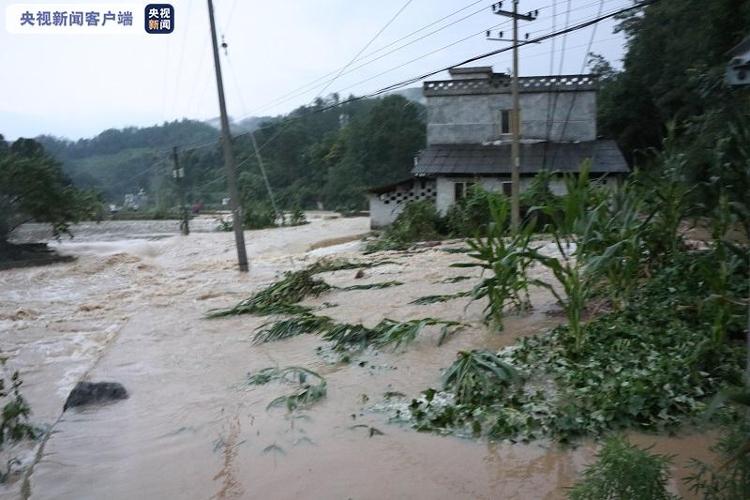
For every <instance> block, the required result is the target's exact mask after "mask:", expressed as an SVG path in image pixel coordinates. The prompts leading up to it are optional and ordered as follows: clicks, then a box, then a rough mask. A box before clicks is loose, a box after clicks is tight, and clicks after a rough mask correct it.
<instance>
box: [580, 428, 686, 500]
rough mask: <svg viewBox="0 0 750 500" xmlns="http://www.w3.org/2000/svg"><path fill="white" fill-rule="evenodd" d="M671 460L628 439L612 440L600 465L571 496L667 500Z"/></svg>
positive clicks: (602, 452)
mask: <svg viewBox="0 0 750 500" xmlns="http://www.w3.org/2000/svg"><path fill="white" fill-rule="evenodd" d="M670 460H671V459H670V457H667V456H664V455H654V454H651V453H649V452H648V451H647V450H642V449H640V448H638V447H636V446H634V445H632V444H630V443H628V442H627V441H626V440H625V439H624V438H621V437H614V438H610V439H608V440H607V441H606V442H605V443H604V446H603V447H602V449H601V450H600V451H599V453H598V454H597V461H596V463H594V464H593V465H591V466H590V467H588V468H587V469H586V470H585V471H584V472H583V479H582V480H581V481H580V482H579V483H578V484H577V485H575V486H574V487H573V488H572V489H571V490H570V494H569V498H570V499H571V500H603V499H609V500H646V499H648V500H667V499H670V500H671V499H675V500H676V498H677V497H675V496H673V495H671V494H670V493H669V492H668V491H667V481H668V480H669V463H670Z"/></svg>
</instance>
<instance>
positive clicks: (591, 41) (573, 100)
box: [552, 0, 604, 168]
mask: <svg viewBox="0 0 750 500" xmlns="http://www.w3.org/2000/svg"><path fill="white" fill-rule="evenodd" d="M603 9H604V0H601V3H600V4H599V13H598V14H597V15H599V16H600V15H601V14H602V10H603ZM597 26H598V25H597V24H594V26H593V27H592V28H591V37H590V38H589V43H588V47H587V48H586V52H585V53H584V55H583V63H581V71H580V73H583V72H584V71H585V70H586V64H587V62H588V59H589V54H590V53H591V46H592V45H593V44H594V38H596V28H597ZM577 97H578V92H574V93H573V97H572V98H571V100H570V106H569V107H568V112H567V114H566V116H565V120H564V121H563V126H562V130H561V131H560V137H559V139H558V141H562V139H563V138H564V137H565V131H566V130H567V128H568V123H569V122H570V117H571V115H572V113H573V107H574V106H575V104H576V98H577ZM558 149H559V148H555V152H554V153H553V155H552V168H555V161H556V160H557V152H558Z"/></svg>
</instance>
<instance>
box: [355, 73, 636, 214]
mask: <svg viewBox="0 0 750 500" xmlns="http://www.w3.org/2000/svg"><path fill="white" fill-rule="evenodd" d="M450 75H451V79H450V80H442V81H429V82H425V83H424V86H423V93H424V96H425V99H426V103H427V104H426V105H427V147H426V148H425V149H423V150H422V151H421V152H420V153H419V154H418V155H417V157H416V158H415V159H414V168H413V169H412V175H413V177H412V178H411V179H408V180H405V181H403V182H400V183H397V184H392V185H389V186H383V187H379V188H374V189H371V190H370V192H369V201H370V218H371V226H372V227H373V228H378V227H383V226H386V225H388V224H390V223H392V222H393V221H394V220H395V218H396V217H397V216H398V214H399V213H400V212H401V210H403V207H404V206H405V205H406V204H407V203H408V202H410V201H418V200H425V199H427V200H432V201H434V203H435V205H436V207H437V209H438V211H439V212H440V213H443V214H444V213H445V212H446V211H447V210H448V209H449V208H450V206H451V205H453V204H454V203H455V202H456V201H458V200H460V199H461V198H462V197H464V196H465V195H466V193H467V190H468V189H469V188H470V187H471V186H472V185H475V184H478V185H481V186H482V187H484V188H485V189H488V190H493V191H502V192H504V193H507V194H508V195H510V192H511V189H512V184H511V128H510V127H511V111H512V108H513V102H512V95H511V87H510V84H511V79H510V77H509V76H508V75H506V74H504V73H495V72H493V71H492V68H491V67H488V66H482V67H474V68H454V69H452V70H450ZM519 96H520V122H521V127H520V136H521V152H520V173H521V184H520V189H521V191H523V190H524V189H525V188H526V187H527V186H528V185H529V184H530V182H531V179H532V178H533V177H534V176H535V175H536V174H537V173H539V172H541V171H543V170H545V171H548V172H552V173H555V174H556V175H555V176H554V178H553V180H552V182H551V184H550V189H551V191H552V192H553V193H555V194H564V193H565V185H564V182H563V180H562V174H563V173H566V172H578V171H579V170H580V168H581V165H582V164H583V163H584V162H585V161H586V160H589V161H590V162H591V169H590V173H591V176H592V178H597V177H599V178H601V177H604V179H603V181H602V182H609V180H610V179H611V180H616V179H618V178H620V177H621V176H623V175H625V174H627V172H628V167H627V163H626V162H625V159H624V158H623V156H622V153H621V152H620V150H619V148H618V147H617V145H616V144H615V142H614V141H613V140H607V139H600V138H598V135H597V127H596V112H597V107H596V99H597V78H596V76H595V75H565V76H533V77H521V78H520V79H519Z"/></svg>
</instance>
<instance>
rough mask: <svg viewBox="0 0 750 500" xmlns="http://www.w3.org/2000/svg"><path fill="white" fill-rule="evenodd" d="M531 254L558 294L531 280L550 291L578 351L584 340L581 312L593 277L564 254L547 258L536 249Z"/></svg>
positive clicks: (591, 291) (543, 282) (574, 260)
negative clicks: (554, 282) (548, 274)
mask: <svg viewBox="0 0 750 500" xmlns="http://www.w3.org/2000/svg"><path fill="white" fill-rule="evenodd" d="M530 255H532V256H533V258H534V259H535V260H536V261H537V262H540V263H541V264H542V265H544V266H546V267H547V268H548V269H549V270H550V271H552V274H553V275H554V276H555V279H556V280H557V282H558V283H559V284H560V285H561V286H562V288H563V293H560V292H559V291H558V290H557V288H556V287H555V286H553V285H552V284H550V283H547V282H545V281H542V280H532V281H531V283H533V284H535V285H538V286H541V287H543V288H546V289H547V290H549V291H550V292H551V293H552V295H554V296H555V299H557V302H558V303H559V304H560V305H561V306H562V308H563V310H564V311H565V317H566V318H567V320H568V330H569V331H570V334H571V336H572V338H573V340H574V345H575V351H577V352H578V351H580V350H581V347H583V343H584V341H585V333H586V331H585V325H584V324H583V318H582V316H583V311H584V310H585V309H586V304H587V302H588V300H589V299H590V298H591V295H592V294H593V291H594V284H595V280H594V276H593V275H592V274H591V273H590V272H589V271H588V270H587V269H586V268H585V266H584V264H582V263H581V262H580V261H579V260H577V259H575V258H573V257H570V256H566V255H564V256H563V258H561V259H557V258H555V257H548V256H545V255H542V254H540V253H538V252H536V251H534V252H532V253H531V254H530Z"/></svg>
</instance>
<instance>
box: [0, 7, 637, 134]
mask: <svg viewBox="0 0 750 500" xmlns="http://www.w3.org/2000/svg"><path fill="white" fill-rule="evenodd" d="M0 3H2V6H3V8H2V9H0V16H2V19H1V22H0V134H3V135H4V136H5V137H6V139H15V138H16V137H19V136H25V137H33V136H36V135H39V134H43V133H47V134H53V135H57V136H63V137H68V138H72V139H76V138H79V137H90V136H93V135H96V134H97V133H99V132H101V131H102V130H105V129H107V128H113V127H115V128H119V127H123V126H128V125H152V124H154V123H161V122H163V121H165V120H174V119H178V118H183V117H188V118H194V119H208V118H211V117H215V116H216V115H218V104H217V98H216V84H215V80H214V78H215V77H214V70H213V65H212V62H211V52H210V50H211V49H210V42H209V24H208V14H207V6H206V0H173V1H172V2H171V3H172V4H173V5H174V7H175V31H174V33H172V34H170V35H148V34H146V33H145V31H144V30H143V28H142V27H138V28H137V34H134V35H41V34H40V35H20V34H11V33H9V32H8V31H7V29H6V7H7V6H8V5H11V4H19V3H20V4H41V3H42V2H39V1H37V2H33V1H27V2H23V1H15V0H0ZM43 3H45V4H51V3H59V4H63V5H66V4H68V5H69V4H72V3H78V4H82V3H86V4H91V5H92V8H93V6H96V7H99V8H102V7H104V8H106V6H107V5H115V6H121V5H123V4H130V5H131V6H132V7H133V8H134V9H135V10H140V11H142V10H143V9H144V7H145V5H146V4H147V3H148V2H146V1H128V0H120V1H114V2H106V1H88V2H87V1H86V0H78V1H76V2H62V1H58V0H45V1H44V2H43ZM553 3H554V6H553ZM602 3H603V6H601V8H602V9H603V12H604V13H607V12H611V11H613V10H616V9H618V8H622V7H625V6H628V5H630V4H631V3H632V2H631V0H521V7H520V9H521V10H522V11H530V10H535V9H539V18H538V19H537V20H536V21H534V22H531V23H523V22H522V23H521V30H522V31H521V33H522V34H524V35H525V34H526V33H530V34H531V36H532V37H535V36H539V35H541V34H544V33H545V32H550V31H551V30H552V27H553V23H554V24H555V26H556V27H557V29H560V28H562V27H563V26H564V25H565V20H566V19H565V18H566V16H569V21H570V24H571V25H572V24H577V23H579V22H582V21H583V20H586V19H589V18H592V17H594V16H596V14H597V12H598V10H599V8H600V4H602ZM214 4H215V10H216V18H217V25H218V27H217V29H218V31H219V36H220V37H221V34H223V35H224V37H225V39H226V42H227V43H228V45H229V48H228V50H229V54H228V56H225V55H224V54H223V53H222V56H221V57H222V66H223V71H224V80H225V88H226V90H227V105H228V108H229V113H230V115H232V117H234V118H235V119H238V118H241V117H243V116H247V115H268V114H279V113H286V112H288V111H290V110H291V109H293V108H295V107H297V106H299V105H302V104H305V103H307V102H310V101H311V100H312V99H313V98H314V97H316V95H317V94H318V93H319V92H320V91H321V90H323V87H324V86H326V85H327V84H328V83H329V81H330V80H331V79H332V78H333V77H334V76H335V75H336V74H337V73H338V72H339V70H340V68H342V67H343V66H345V65H346V64H347V63H349V61H350V60H351V59H352V58H353V57H354V56H355V55H356V54H357V53H358V52H359V51H360V50H361V49H362V48H363V47H365V45H366V44H367V43H368V41H370V40H371V39H372V38H373V36H375V35H376V33H378V31H379V30H381V29H382V28H383V27H384V26H385V25H386V23H388V21H389V20H390V19H391V18H393V17H394V15H395V14H396V13H397V12H398V11H399V10H400V9H401V8H402V7H404V6H405V5H406V7H405V8H404V9H403V11H402V12H401V13H400V15H399V16H398V17H396V19H395V20H394V21H393V23H392V24H390V25H389V26H388V27H387V28H386V29H385V30H384V31H383V33H382V34H380V35H379V36H378V37H377V38H376V39H375V40H374V41H373V42H372V44H371V45H370V46H369V48H368V49H367V50H365V51H364V53H363V54H362V55H361V56H360V58H359V60H358V61H356V62H354V63H353V64H352V65H351V66H350V67H349V68H348V69H347V72H349V71H351V72H350V73H348V74H347V73H345V74H342V75H341V76H340V77H339V78H338V79H336V80H335V81H334V82H333V83H330V85H329V86H328V88H327V89H326V90H325V94H329V93H331V92H339V93H340V94H341V95H342V96H348V95H349V94H350V93H353V94H355V95H361V94H365V93H369V92H372V91H374V90H377V89H379V88H381V87H384V86H386V85H389V84H391V83H394V82H398V81H402V80H405V79H408V78H411V77H414V76H417V75H420V74H422V73H425V72H428V71H430V70H433V69H437V68H441V67H446V66H449V65H451V64H454V63H457V62H459V61H462V60H464V59H466V58H468V57H471V56H474V55H477V54H480V53H484V52H487V51H490V50H493V49H496V48H501V47H503V46H506V45H507V44H504V43H503V42H493V41H487V40H485V34H484V30H486V29H488V28H491V27H493V26H495V25H498V24H500V23H503V22H506V19H505V18H501V17H499V16H496V15H493V14H492V10H491V5H492V4H493V2H492V1H489V0H486V1H476V0H412V1H411V2H407V0H378V1H372V0H368V1H365V0H273V1H259V0H214ZM511 5H512V4H511V2H510V1H506V2H505V5H504V7H505V8H510V7H511ZM568 5H570V6H571V11H570V12H569V13H566V11H567V10H568ZM63 8H64V7H63ZM553 8H555V9H556V11H557V16H553ZM459 9H463V10H461V11H460V12H456V11H458V10H459ZM454 12H456V13H455V14H454V15H451V16H450V17H448V18H447V19H444V20H442V21H439V20H440V19H441V18H443V17H445V16H449V15H450V14H452V13H454ZM437 21H439V22H437ZM433 23H435V24H433ZM614 24H615V22H614V21H612V20H608V21H605V22H602V23H600V24H599V26H598V28H597V31H596V34H595V38H594V43H593V46H592V51H593V52H596V53H599V54H602V55H604V56H605V57H606V58H607V59H609V60H610V62H612V63H613V64H614V65H615V66H619V64H620V62H619V61H620V59H621V58H622V56H623V50H624V48H623V42H624V40H623V37H622V36H621V35H616V34H613V26H614ZM427 25H431V26H429V27H426V26H427ZM441 28H444V29H441ZM498 29H501V30H503V31H504V32H505V35H506V36H509V35H510V25H509V24H507V23H506V24H505V25H503V26H500V27H498V28H495V30H498ZM418 30H419V31H418ZM414 32H416V33H414ZM433 32H434V33H433ZM591 34H592V28H586V29H583V30H581V31H578V32H576V33H572V34H570V35H568V37H567V39H566V40H565V41H563V38H562V37H558V38H557V39H556V41H555V47H554V48H555V57H554V61H553V60H552V49H553V42H552V41H546V42H544V43H541V44H538V45H534V46H528V47H524V48H523V49H522V51H521V74H522V75H541V74H550V73H552V74H555V73H558V72H559V71H560V64H561V62H562V72H563V73H578V72H580V71H581V68H582V63H583V61H584V56H585V54H586V47H587V45H588V42H589V38H590V37H591ZM404 37H405V38H404ZM420 37H423V38H422V39H421V40H417V39H418V38H420ZM402 38H403V39H402ZM399 39H402V40H401V41H398V42H396V41H397V40H399ZM461 40H463V41H461ZM393 42H396V43H393ZM411 42H413V43H411ZM563 43H565V44H566V47H565V52H562V48H563ZM451 44H453V45H451ZM403 45H406V46H405V47H403V48H401V46H403ZM448 45H451V46H450V47H447V48H443V47H446V46H448ZM384 47H385V48H384ZM379 49H382V50H379ZM394 49H397V50H394ZM392 50H393V52H392V53H390V54H386V53H387V52H389V51H392ZM431 52H432V53H431ZM368 54H370V55H369V56H368ZM381 56H382V57H381ZM563 56H564V57H563ZM378 57H381V58H380V59H378V60H374V59H375V58H378ZM373 60H374V61H373ZM371 61H372V62H371ZM360 65H363V66H362V67H361V68H357V66H360ZM476 65H492V66H494V68H495V70H496V71H507V70H508V69H509V68H510V65H511V55H510V52H508V53H504V54H498V55H495V56H493V57H490V58H487V59H485V60H483V61H480V62H478V63H476ZM399 66H400V67H399ZM393 68H396V69H393ZM389 70H392V71H389ZM327 74H330V75H329V76H328V77H327V78H323V77H325V76H326V75H327ZM378 75H379V76H378ZM440 77H441V75H438V76H437V77H433V79H439V78H440ZM315 80H319V82H318V83H317V84H315V85H308V86H307V87H304V88H303V89H302V90H300V91H297V89H298V88H299V87H302V86H304V85H306V84H310V83H311V82H313V81H315Z"/></svg>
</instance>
